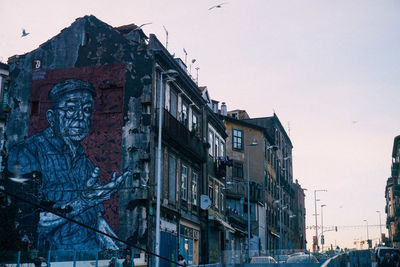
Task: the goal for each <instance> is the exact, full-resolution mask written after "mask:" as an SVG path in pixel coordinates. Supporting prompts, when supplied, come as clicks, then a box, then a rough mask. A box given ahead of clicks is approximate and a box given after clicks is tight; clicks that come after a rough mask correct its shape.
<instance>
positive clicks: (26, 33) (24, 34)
mask: <svg viewBox="0 0 400 267" xmlns="http://www.w3.org/2000/svg"><path fill="white" fill-rule="evenodd" d="M28 34H29V32H26V31H25V29H22V35H21V37H25V36H28Z"/></svg>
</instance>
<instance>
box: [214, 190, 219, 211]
mask: <svg viewBox="0 0 400 267" xmlns="http://www.w3.org/2000/svg"><path fill="white" fill-rule="evenodd" d="M214 189H215V194H214V195H215V198H214V206H215V207H216V208H217V209H218V207H219V186H218V185H217V184H216V185H215V187H214Z"/></svg>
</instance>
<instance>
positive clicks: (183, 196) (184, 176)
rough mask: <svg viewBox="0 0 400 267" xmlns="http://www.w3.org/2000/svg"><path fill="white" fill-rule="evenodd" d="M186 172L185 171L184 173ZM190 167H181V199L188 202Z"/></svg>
mask: <svg viewBox="0 0 400 267" xmlns="http://www.w3.org/2000/svg"><path fill="white" fill-rule="evenodd" d="M183 170H185V171H183ZM187 186H188V167H187V166H186V165H185V164H182V165H181V199H182V200H185V201H187V195H188V187H187Z"/></svg>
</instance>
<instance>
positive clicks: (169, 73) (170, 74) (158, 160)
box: [154, 69, 178, 267]
mask: <svg viewBox="0 0 400 267" xmlns="http://www.w3.org/2000/svg"><path fill="white" fill-rule="evenodd" d="M164 75H165V76H168V77H170V78H173V77H175V76H177V75H178V72H177V71H176V70H173V69H169V70H166V71H163V72H161V77H160V88H159V90H158V94H159V97H158V100H159V101H158V143H157V157H156V167H157V170H156V178H157V208H156V251H155V254H156V255H157V256H156V257H155V261H154V262H155V267H158V266H159V262H160V258H159V257H158V255H160V213H161V211H160V210H161V142H162V140H161V135H162V120H163V117H162V115H163V112H162V111H163V108H162V106H163V105H162V103H163V102H164V99H163V78H164Z"/></svg>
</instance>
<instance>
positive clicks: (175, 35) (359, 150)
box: [0, 0, 400, 247]
mask: <svg viewBox="0 0 400 267" xmlns="http://www.w3.org/2000/svg"><path fill="white" fill-rule="evenodd" d="M227 1H228V2H229V3H227V4H226V5H223V7H222V8H221V9H213V10H211V11H209V10H208V8H209V7H210V6H213V5H215V4H218V3H221V2H223V1H214V0H196V1H195V0H169V1H161V0H159V1H156V0H147V1H136V0H129V1H119V0H114V1H105V0H102V1H85V0H81V1H45V0H37V1H28V0H19V1H5V0H3V1H1V8H0V24H1V25H2V27H1V30H0V59H2V60H3V61H6V60H7V58H8V57H9V56H12V55H14V54H22V53H24V52H28V51H31V50H33V49H35V48H36V47H38V45H39V44H41V43H43V42H45V41H46V40H48V39H49V38H51V37H52V36H54V35H56V34H58V33H59V32H60V31H61V30H62V29H63V28H65V27H68V26H69V25H70V24H71V23H72V22H73V21H74V20H75V19H76V18H77V17H81V16H84V15H88V14H93V15H95V16H96V17H98V18H99V19H100V20H103V21H104V22H106V23H108V24H110V25H111V26H120V25H124V24H129V23H135V24H138V25H140V24H142V23H147V22H152V23H153V24H151V25H147V26H144V27H143V29H144V31H145V33H147V34H150V33H155V34H156V35H157V36H158V38H159V39H160V40H161V41H163V42H165V32H164V29H163V25H164V26H165V27H166V28H167V29H168V31H169V46H168V48H169V51H170V52H171V53H175V54H176V55H177V56H180V57H182V58H184V53H183V48H185V49H186V51H187V52H188V62H190V60H191V59H193V58H196V59H197V62H196V63H195V64H194V65H193V67H192V70H193V74H195V71H194V68H195V67H200V70H199V80H200V85H207V86H208V88H209V91H210V94H211V97H212V98H214V99H216V100H219V101H225V102H226V103H227V105H228V109H246V110H247V112H248V113H249V115H250V116H252V117H262V116H271V115H272V112H273V110H275V111H276V113H277V115H278V117H279V118H280V120H281V122H282V124H283V125H284V126H285V127H286V128H287V126H288V122H290V135H291V139H292V143H293V145H294V149H293V155H294V159H293V161H294V176H295V178H296V179H298V180H299V182H300V183H301V184H302V185H303V187H305V188H307V189H308V191H307V198H306V202H307V203H306V205H307V222H308V225H313V224H314V223H315V219H314V217H312V214H313V213H314V198H313V190H315V189H328V192H327V193H319V197H318V198H320V199H321V202H320V203H318V206H319V205H321V204H326V205H327V207H326V208H325V209H324V224H325V225H339V226H341V225H344V226H353V225H365V222H364V221H363V220H364V219H367V220H368V221H369V224H370V225H377V224H378V221H379V218H378V214H377V213H376V210H380V211H381V212H382V223H383V224H385V219H386V216H385V214H384V207H385V199H384V190H385V184H386V179H387V177H388V176H389V175H390V166H391V152H392V146H393V139H394V137H395V136H396V135H398V134H400V131H399V120H398V116H399V114H400V107H399V104H398V100H396V99H397V98H396V97H397V95H398V93H397V92H398V89H399V86H400V75H399V73H400V53H399V50H398V47H399V43H400V31H399V30H398V29H399V27H400V16H398V14H399V12H400V2H399V1H368V0H362V1H361V0H360V1H352V0H350V1H349V0H338V1H320V0H308V1H306V0H304V1H301V0H300V1H288V0H275V1H271V0H246V1H240V0H231V1H229V0H227ZM21 28H26V29H27V31H28V32H30V35H29V36H28V37H26V38H20V35H21ZM353 121H357V123H353ZM319 221H320V220H319ZM383 228H385V227H383ZM378 229H379V228H378V227H370V229H369V233H370V237H372V238H377V237H378V234H379V231H378ZM313 233H314V232H310V231H308V232H307V234H308V241H309V243H311V241H312V235H313ZM325 239H326V243H327V244H331V243H332V244H335V241H336V242H337V244H338V245H341V246H344V247H345V246H346V247H354V245H353V240H354V239H366V228H365V227H360V228H358V229H354V228H346V227H344V228H341V227H339V232H337V233H335V232H328V233H326V237H325Z"/></svg>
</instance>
